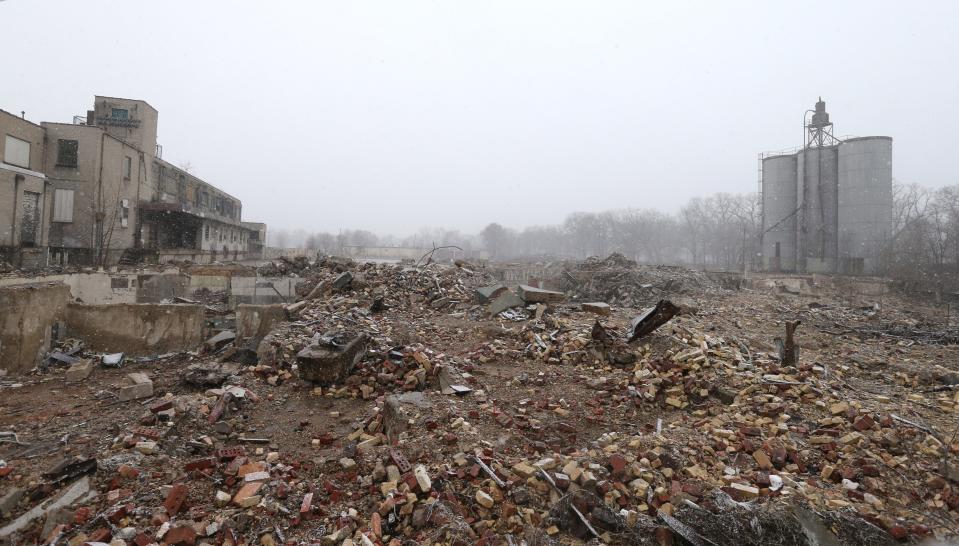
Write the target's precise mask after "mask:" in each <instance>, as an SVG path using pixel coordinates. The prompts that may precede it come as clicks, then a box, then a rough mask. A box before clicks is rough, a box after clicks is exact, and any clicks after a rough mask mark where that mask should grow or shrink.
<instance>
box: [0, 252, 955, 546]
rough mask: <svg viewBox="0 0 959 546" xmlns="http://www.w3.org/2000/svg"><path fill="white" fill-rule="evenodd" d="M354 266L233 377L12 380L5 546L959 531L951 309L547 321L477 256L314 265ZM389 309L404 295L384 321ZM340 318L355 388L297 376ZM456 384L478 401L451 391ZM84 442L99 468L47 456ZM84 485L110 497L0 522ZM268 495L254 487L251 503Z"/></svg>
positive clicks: (702, 293) (768, 294) (185, 364)
mask: <svg viewBox="0 0 959 546" xmlns="http://www.w3.org/2000/svg"><path fill="white" fill-rule="evenodd" d="M344 269H345V270H351V271H353V273H354V274H355V275H356V276H357V277H358V278H359V279H356V280H355V281H354V284H353V285H352V286H351V287H347V288H345V289H340V290H334V291H330V292H328V293H326V294H324V295H322V297H318V298H317V299H315V300H312V301H311V302H309V303H308V304H307V305H305V306H304V307H303V308H302V309H299V310H298V311H297V314H296V315H295V316H294V317H293V320H292V321H291V322H289V323H285V324H283V325H281V326H279V327H278V328H277V329H276V330H275V331H274V332H273V334H271V336H269V338H268V339H266V340H265V341H263V342H262V343H260V346H259V349H260V351H259V352H260V354H259V362H258V363H257V364H254V365H239V364H237V365H235V366H236V369H235V370H233V373H230V374H229V375H227V376H225V378H224V379H223V380H222V381H220V382H218V383H217V384H209V385H197V384H195V383H191V382H189V381H187V380H186V377H187V375H188V374H187V371H188V368H189V367H190V366H191V365H194V364H198V363H204V364H211V365H217V364H220V363H222V362H226V361H229V360H233V359H234V358H233V357H231V355H233V354H234V353H233V349H232V348H229V347H227V348H226V349H225V350H222V351H221V352H219V353H216V354H202V353H200V352H197V353H184V354H181V355H178V356H176V357H174V358H171V359H167V360H162V361H155V362H152V363H142V364H138V363H135V362H133V361H129V363H128V364H126V365H124V366H123V367H122V368H119V369H115V368H106V367H102V366H98V367H96V369H95V370H94V371H93V373H92V375H91V376H90V377H88V378H86V379H85V380H83V381H81V382H78V383H66V382H65V381H64V374H63V370H62V369H60V370H52V371H48V372H46V373H44V374H37V375H30V376H24V377H19V378H4V379H3V382H2V383H0V431H9V432H12V433H15V438H14V437H13V436H12V435H8V436H4V437H0V440H4V441H3V442H0V459H2V460H3V461H4V462H5V463H4V464H5V466H3V465H0V471H2V474H0V476H2V477H0V498H4V497H8V498H9V497H10V495H12V494H14V492H18V493H16V495H17V497H16V498H14V499H13V500H8V499H5V500H4V501H3V502H0V508H3V510H4V511H5V514H4V516H3V523H2V524H0V540H6V541H8V542H10V543H11V544H40V543H44V544H51V543H57V544H67V543H69V544H74V545H77V544H83V543H84V542H85V541H99V542H103V543H111V540H112V541H114V542H116V543H117V544H119V543H120V542H119V541H122V542H123V543H124V544H138V545H140V546H145V545H146V544H150V543H157V544H164V543H168V544H283V543H289V544H312V543H317V544H321V543H322V544H424V543H435V544H442V543H450V544H523V543H525V544H549V543H557V544H561V543H562V544H566V543H583V542H593V543H608V544H622V543H633V544H684V543H690V544H813V543H818V544H837V543H844V544H877V543H892V542H897V541H909V542H914V541H921V540H928V539H933V538H937V539H942V540H954V539H955V538H956V536H957V534H959V532H957V529H959V521H957V514H956V509H959V490H957V487H959V483H957V480H959V470H957V469H959V463H957V462H956V460H955V458H956V451H957V450H959V443H957V442H956V440H957V437H956V433H957V431H959V420H957V419H956V415H957V413H956V412H957V410H959V395H957V391H956V390H955V389H956V388H957V387H959V348H957V345H955V344H950V336H955V335H956V330H955V327H950V326H949V325H948V322H947V321H948V319H947V318H946V317H944V315H943V310H942V308H941V307H936V306H931V305H930V306H926V305H922V304H920V303H918V302H915V301H910V300H909V299H908V298H905V297H903V296H899V295H896V294H893V293H884V294H882V296H881V297H875V296H863V295H855V294H849V293H844V292H841V291H839V290H838V289H836V288H834V287H832V286H831V285H828V284H823V285H822V286H813V287H812V288H811V289H810V290H808V291H805V292H804V293H801V294H793V293H789V292H787V291H783V290H780V289H777V288H776V287H775V286H772V285H768V286H766V285H763V286H764V287H762V288H759V287H758V286H760V284H761V283H752V286H757V287H756V288H742V289H738V290H737V289H728V288H724V287H722V286H719V285H716V286H706V287H701V286H697V287H693V288H690V287H689V286H687V287H686V288H684V289H683V292H682V293H671V292H670V290H669V289H660V290H659V291H656V290H655V289H653V290H652V291H651V292H650V293H649V301H648V302H643V301H631V302H630V303H634V304H636V305H635V306H628V307H624V306H619V305H615V304H614V305H613V306H612V313H611V314H610V315H609V316H600V315H595V314H592V313H590V312H586V311H584V310H582V308H581V307H580V301H576V300H575V299H569V298H572V297H573V296H574V295H575V292H570V294H567V296H568V297H569V298H568V299H567V300H566V301H565V302H562V303H551V304H549V305H548V306H546V307H545V308H544V309H543V314H542V316H541V318H538V319H537V318H535V313H536V309H535V308H534V307H532V306H531V307H530V308H528V309H527V310H526V313H527V315H528V316H527V317H526V318H525V319H522V318H519V317H517V318H514V319H506V318H503V317H490V316H488V315H487V314H486V313H485V305H481V304H477V303H475V302H474V301H473V295H472V289H473V288H475V287H477V286H480V285H484V284H487V283H489V282H491V280H490V278H489V277H488V276H487V275H485V274H481V273H480V272H478V271H471V270H469V269H467V270H465V271H464V270H461V269H458V268H450V269H451V270H452V272H448V271H446V270H445V269H444V268H439V267H437V266H431V267H430V268H428V269H427V270H425V271H423V272H413V273H410V272H405V273H404V272H401V271H400V269H399V268H394V267H393V266H386V265H377V266H373V265H370V266H357V265H347V266H343V265H337V266H335V267H332V266H331V267H330V268H329V270H328V271H323V272H320V273H318V274H317V278H316V279H314V280H315V281H316V282H319V281H320V280H322V279H328V280H330V281H332V279H334V278H336V277H337V276H339V275H340V274H342V271H343V270H344ZM638 274H640V273H638ZM675 274H677V275H681V274H682V273H681V272H679V273H675ZM687 285H688V283H687ZM377 298H384V299H383V301H384V302H385V304H386V307H387V308H386V309H385V310H383V311H381V312H375V313H374V312H371V311H370V310H369V308H370V305H371V303H372V302H373V301H374V300H376V299H377ZM442 298H446V299H447V300H448V301H442ZM659 298H669V299H672V300H674V301H682V302H684V305H685V308H684V311H685V312H684V313H683V314H681V315H680V316H677V317H675V318H673V319H672V320H671V321H670V322H669V323H667V324H666V325H664V326H662V327H661V328H659V329H658V330H656V331H655V332H654V333H653V334H651V335H649V336H648V337H646V338H643V339H641V340H639V341H637V342H635V343H633V344H632V345H627V344H626V343H625V341H624V339H625V338H626V337H627V334H628V332H629V329H630V320H631V319H632V318H633V317H634V316H636V315H637V314H639V313H640V311H641V307H643V305H642V304H644V303H649V304H653V303H655V301H656V300H657V299H659ZM640 299H641V298H640ZM597 320H598V321H599V323H600V324H601V326H602V328H601V330H602V331H603V332H605V339H603V337H604V336H603V335H599V336H597V334H596V330H595V326H594V325H595V323H596V322H597ZM787 320H799V321H801V324H800V326H799V327H798V329H797V331H796V340H797V343H798V346H799V348H800V351H799V361H798V363H796V364H788V363H784V362H780V361H779V359H778V351H777V348H776V345H775V341H774V340H775V339H776V338H781V337H783V336H784V332H785V321H787ZM328 332H349V333H350V334H354V333H360V332H363V333H366V334H368V335H369V336H370V338H371V342H370V346H369V351H368V352H367V353H366V355H365V357H363V358H362V360H361V361H360V362H359V364H358V365H357V367H356V368H355V369H354V370H353V371H352V373H351V374H350V375H349V377H348V378H345V379H344V380H342V381H341V382H338V383H337V384H334V385H325V386H324V385H316V384H312V383H308V382H306V381H303V380H301V379H300V378H299V376H298V369H297V366H296V363H297V359H296V354H297V353H298V352H299V351H300V349H302V348H303V347H305V346H307V345H309V344H310V343H311V340H312V339H314V336H317V335H320V336H322V335H324V334H326V333H328ZM597 337H599V339H597ZM953 343H954V342H953ZM238 345H239V343H238ZM265 347H266V348H268V349H269V350H268V351H266V353H268V354H266V355H265V353H264V351H263V350H264V348H265ZM391 351H393V352H392V353H391ZM234 356H235V355H234ZM131 372H144V373H146V374H147V375H149V377H150V378H151V379H152V381H153V396H151V397H148V398H143V399H136V400H130V401H125V402H121V401H119V399H118V398H117V396H116V393H117V392H118V391H119V389H120V388H121V387H122V386H123V385H124V384H126V381H127V375H128V374H129V373H131ZM444 374H445V375H444ZM447 383H451V384H454V385H463V386H466V387H468V388H469V389H470V390H469V392H467V393H465V394H444V393H443V388H442V387H445V386H447V385H446V384H447ZM231 386H236V387H238V389H233V390H231ZM447 392H449V390H448V389H447ZM404 393H405V394H404ZM409 393H422V396H419V395H416V396H412V395H410V394H409ZM400 395H402V396H403V398H402V399H397V398H395V397H396V396H400ZM391 397H393V399H392V401H391V400H390V399H391ZM397 400H400V401H399V403H397ZM165 402H166V403H165ZM164 403H165V404H164ZM218 404H220V405H222V407H223V409H224V411H223V415H222V416H219V417H218V416H217V415H216V413H217V406H218ZM167 406H168V407H167ZM397 407H400V408H402V409H401V411H400V412H399V414H397V413H396V411H395V410H396V408H397ZM171 409H172V411H171ZM211 416H212V418H211ZM388 432H389V434H387V433H388ZM14 440H15V441H14ZM151 441H152V442H156V445H155V446H151V445H149V443H150V442H151ZM229 447H240V448H242V449H241V450H240V451H241V453H240V454H239V455H237V453H224V452H223V451H221V450H223V449H224V448H229ZM397 453H399V454H401V455H400V457H399V459H403V458H405V460H406V461H408V462H409V467H408V468H407V467H406V465H405V462H406V461H402V463H404V464H401V461H400V460H398V457H397ZM74 457H75V458H77V461H82V460H85V459H89V458H92V459H95V460H96V463H97V464H96V465H95V466H94V467H92V468H89V467H88V468H85V469H83V470H82V471H79V470H78V471H76V472H70V471H66V472H65V471H63V469H62V468H61V469H59V470H58V469H56V468H55V467H56V465H57V464H58V463H59V462H61V461H63V460H64V459H68V460H69V459H70V458H74ZM237 459H240V460H241V461H242V460H243V459H245V464H246V465H247V466H241V465H240V464H239V462H238V461H237ZM75 462H76V461H75ZM231 463H232V466H233V468H231ZM250 465H252V466H250ZM81 466H82V465H81ZM392 467H395V468H392ZM484 467H485V468H484ZM487 469H488V470H487ZM258 472H266V473H267V474H262V475H261V474H257V473H258ZM80 475H87V476H88V477H89V479H90V489H91V492H92V493H95V494H96V495H95V496H92V494H87V495H86V496H84V497H83V498H82V499H81V500H80V501H78V502H75V503H73V504H72V505H71V506H67V507H63V508H61V509H58V510H52V511H49V510H48V511H47V512H46V513H42V514H41V515H40V516H39V517H37V518H35V519H33V520H32V521H31V522H30V523H28V524H25V525H23V526H21V527H19V528H17V529H16V530H15V531H13V532H9V533H8V534H6V535H5V534H4V529H3V526H4V525H11V522H15V521H17V518H18V517H20V516H22V515H23V514H25V513H27V512H28V510H29V509H30V508H31V507H33V506H35V505H40V504H41V503H44V502H50V501H51V500H53V499H56V498H57V497H58V496H59V495H61V494H63V492H64V491H66V490H67V489H68V488H70V487H71V484H74V483H76V480H77V479H78V476H80ZM251 475H252V476H253V477H254V478H256V479H248V477H249V476H251ZM423 475H425V476H426V480H425V481H424V480H423ZM258 476H259V477H258ZM250 483H254V484H256V483H259V484H261V485H260V486H258V489H257V491H256V492H255V495H253V497H251V498H252V500H250V501H249V504H245V503H244V501H243V499H242V498H239V497H241V496H242V495H241V489H242V488H243V487H244V486H246V485H248V484H250ZM181 486H185V487H181ZM181 491H182V493H181ZM218 492H221V493H222V494H221V495H220V498H218V496H217V493H218ZM178 495H183V496H182V497H180V498H179V500H178V498H177V497H178ZM171 497H172V499H171ZM14 501H15V502H14Z"/></svg>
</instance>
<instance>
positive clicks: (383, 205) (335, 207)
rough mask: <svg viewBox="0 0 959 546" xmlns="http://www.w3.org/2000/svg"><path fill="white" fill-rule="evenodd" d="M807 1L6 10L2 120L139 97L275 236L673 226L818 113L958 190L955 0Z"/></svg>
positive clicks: (935, 183)
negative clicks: (12, 47) (677, 216)
mask: <svg viewBox="0 0 959 546" xmlns="http://www.w3.org/2000/svg"><path fill="white" fill-rule="evenodd" d="M804 6H805V7H806V9H805V10H804V11H798V10H796V9H795V6H786V5H775V6H770V5H766V4H761V3H742V4H737V5H733V6H731V5H727V4H721V5H714V4H712V3H683V4H678V5H668V6H667V5H651V6H647V5H642V6H637V5H633V4H631V3H604V4H602V5H595V4H585V3H573V2H563V3H552V2H551V3H539V2H531V3H524V4H521V5H516V4H512V3H509V4H508V3H494V4H483V5H482V6H479V5H472V4H436V3H429V2H413V3H402V4H391V3H373V4H365V5H354V4H350V5H345V6H343V5H332V4H323V5H313V4H303V5H301V4H296V3H289V4H282V7H277V6H276V5H275V4H261V3H253V2H234V3H229V4H227V3H222V2H210V3H203V4H194V3H185V2H167V3H164V4H162V5H153V4H150V5H146V4H143V5H140V4H127V3H120V2H65V1H55V2H45V3H40V2H27V1H25V0H7V1H4V2H0V17H2V18H3V19H4V20H5V21H7V22H8V23H13V24H11V25H10V27H9V30H8V33H7V35H8V36H9V38H10V41H11V43H16V44H18V46H19V47H21V48H22V49H19V51H21V52H22V56H21V57H20V58H19V61H18V62H16V63H13V64H12V65H10V66H8V67H7V69H6V70H5V74H6V76H7V77H8V79H9V80H10V81H15V82H16V83H17V85H15V86H4V87H3V88H2V90H0V109H4V110H7V111H9V112H12V113H15V114H17V115H19V114H20V112H21V111H26V118H27V119H28V120H30V121H33V122H35V123H40V122H45V121H47V122H63V123H69V122H70V121H71V120H72V117H73V116H74V115H81V114H84V113H85V112H86V110H87V109H89V108H91V107H92V104H93V97H94V95H106V96H116V97H125V98H133V99H141V100H144V101H146V102H148V103H149V104H151V105H152V106H153V107H155V108H156V109H157V110H158V111H159V137H158V142H159V143H160V144H162V145H163V148H164V159H165V160H167V161H169V162H171V163H174V164H176V165H181V164H185V163H189V164H190V165H191V166H192V170H191V172H192V173H193V174H195V175H196V176H199V177H200V178H203V179H204V180H206V181H207V182H210V183H211V184H214V185H216V186H217V187H219V188H222V189H223V190H224V191H226V192H228V193H230V194H231V195H233V196H235V197H237V198H239V199H241V200H242V202H243V219H244V220H246V221H258V222H266V223H267V225H268V227H269V229H271V230H277V229H290V230H293V229H303V230H306V231H327V232H333V233H335V232H337V231H338V230H341V229H365V230H370V231H373V232H375V233H377V234H381V235H395V236H403V235H409V234H412V233H415V232H416V231H417V230H419V229H420V228H423V227H443V228H448V229H456V230H460V231H463V232H466V233H477V232H479V231H480V230H481V229H482V228H483V226H485V225H487V224H489V223H490V222H498V223H500V224H502V225H504V226H508V227H511V228H519V229H521V228H523V227H527V226H533V225H547V224H556V223H560V222H562V220H563V218H564V217H565V216H566V215H567V214H569V213H572V212H580V211H583V212H601V211H605V210H610V209H623V208H639V209H645V208H655V209H659V210H662V211H664V212H675V211H677V210H678V209H679V208H680V207H681V206H682V205H683V204H684V203H685V202H686V201H688V200H689V199H690V198H693V197H697V196H706V195H709V194H712V193H715V192H729V193H748V192H754V191H756V189H757V159H756V158H757V154H758V153H759V152H763V151H770V150H780V149H786V148H791V147H796V146H800V145H801V144H802V141H801V140H800V139H801V130H802V126H801V121H802V119H801V118H802V115H803V113H804V111H805V110H806V109H809V108H812V106H813V104H814V103H815V101H816V99H817V98H818V97H820V96H822V98H823V100H824V101H825V102H826V107H827V110H828V111H829V113H830V115H831V117H832V121H833V122H834V123H835V124H836V130H835V131H836V135H837V136H838V135H856V136H872V135H884V136H891V137H892V138H893V140H894V155H893V176H894V178H895V179H896V180H897V181H898V182H900V183H918V184H922V185H924V186H927V187H932V188H938V187H942V186H945V185H948V184H955V183H956V182H957V179H956V177H955V176H954V175H953V174H952V172H951V169H950V168H949V167H948V166H947V162H948V161H949V159H950V157H951V152H952V149H951V146H950V145H949V142H950V139H948V138H947V134H948V133H947V131H949V130H951V129H953V128H954V127H956V126H957V122H959V104H957V102H956V101H955V96H956V94H957V91H959V84H957V79H959V78H957V76H955V75H950V74H949V73H948V69H947V67H948V66H956V65H957V64H959V58H957V57H959V53H957V48H956V47H955V46H954V44H952V43H951V39H952V37H951V36H950V31H951V27H952V26H953V25H952V24H951V23H952V21H955V20H956V17H957V16H959V6H956V5H955V4H952V3H946V2H937V3H927V4H921V5H917V6H909V7H908V9H907V8H905V7H902V6H901V4H898V3H892V2H880V3H865V2H853V3H843V4H839V5H836V4H831V3H824V2H813V3H808V4H805V5H804ZM944 69H945V70H944ZM58 83H60V84H62V85H58Z"/></svg>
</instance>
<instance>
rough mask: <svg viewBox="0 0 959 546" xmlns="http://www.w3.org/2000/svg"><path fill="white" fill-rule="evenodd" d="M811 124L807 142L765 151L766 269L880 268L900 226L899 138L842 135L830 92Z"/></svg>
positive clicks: (828, 270) (854, 270)
mask: <svg viewBox="0 0 959 546" xmlns="http://www.w3.org/2000/svg"><path fill="white" fill-rule="evenodd" d="M809 114H812V116H809ZM803 127H804V143H803V146H802V147H801V148H797V149H794V150H789V151H786V152H774V153H763V154H760V157H759V161H760V192H761V196H762V232H761V248H762V255H761V260H762V266H763V268H764V269H766V270H767V271H783V272H799V273H843V274H876V273H879V272H880V271H881V270H882V254H883V249H884V246H885V245H886V243H887V242H888V240H889V237H890V231H891V229H892V138H891V137H888V136H869V137H841V138H839V137H836V136H834V133H833V124H832V122H831V121H830V119H829V114H828V113H827V112H826V103H825V102H823V101H822V99H820V100H819V101H818V102H817V103H816V108H815V110H807V111H806V115H805V116H804V118H803Z"/></svg>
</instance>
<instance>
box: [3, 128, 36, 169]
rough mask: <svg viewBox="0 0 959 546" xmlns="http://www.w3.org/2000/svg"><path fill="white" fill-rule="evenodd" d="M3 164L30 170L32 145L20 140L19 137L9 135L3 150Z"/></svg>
mask: <svg viewBox="0 0 959 546" xmlns="http://www.w3.org/2000/svg"><path fill="white" fill-rule="evenodd" d="M3 162H4V163H7V164H10V165H16V166H17V167H23V168H24V169H29V168H30V143H29V142H27V141H26V140H20V139H19V138H17V137H12V136H10V135H7V138H6V142H5V143H4V149H3Z"/></svg>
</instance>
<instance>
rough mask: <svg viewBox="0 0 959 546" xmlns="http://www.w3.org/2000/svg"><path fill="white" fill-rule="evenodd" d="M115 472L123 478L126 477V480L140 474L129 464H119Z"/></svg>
mask: <svg viewBox="0 0 959 546" xmlns="http://www.w3.org/2000/svg"><path fill="white" fill-rule="evenodd" d="M117 474H119V475H121V476H123V477H124V478H126V479H128V480H132V479H134V478H136V477H137V476H139V475H140V471H139V470H137V469H136V468H133V467H132V466H130V465H127V464H121V465H120V466H119V467H118V468H117Z"/></svg>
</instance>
